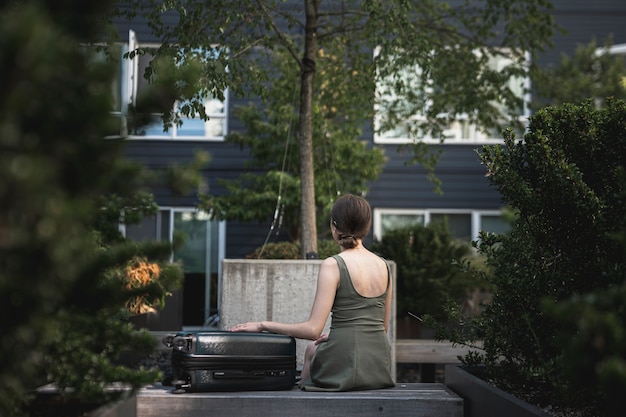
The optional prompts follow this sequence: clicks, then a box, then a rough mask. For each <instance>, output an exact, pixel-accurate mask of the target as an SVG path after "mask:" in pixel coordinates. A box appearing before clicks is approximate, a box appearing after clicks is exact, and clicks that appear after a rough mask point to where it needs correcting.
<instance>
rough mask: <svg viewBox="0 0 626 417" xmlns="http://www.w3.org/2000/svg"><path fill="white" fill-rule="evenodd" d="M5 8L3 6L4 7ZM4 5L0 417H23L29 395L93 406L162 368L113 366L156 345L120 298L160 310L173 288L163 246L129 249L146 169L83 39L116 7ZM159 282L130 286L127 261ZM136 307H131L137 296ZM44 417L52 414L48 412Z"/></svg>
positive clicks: (145, 202)
mask: <svg viewBox="0 0 626 417" xmlns="http://www.w3.org/2000/svg"><path fill="white" fill-rule="evenodd" d="M7 3H8V4H7ZM62 5H63V7H59V2H58V1H23V2H4V3H3V5H2V6H0V74H1V75H2V77H1V79H2V80H3V87H2V88H1V89H0V110H1V111H0V149H1V152H0V178H1V180H0V200H1V201H2V205H1V207H0V295H1V298H2V300H3V302H2V303H1V304H0V328H2V338H1V340H0V357H2V361H1V362H0V386H1V387H2V390H1V391H0V415H2V416H7V417H8V416H13V415H17V414H21V413H26V414H28V412H27V411H24V410H27V409H28V407H27V405H26V404H27V402H28V401H29V400H30V399H31V398H30V397H29V394H30V393H31V392H32V390H33V389H35V388H37V387H38V386H40V385H43V384H46V383H54V384H55V385H56V386H57V387H58V388H59V389H60V390H61V392H62V393H63V394H64V396H66V397H68V398H69V397H74V398H76V399H77V400H78V401H84V402H88V403H92V404H101V403H102V402H104V401H107V400H110V399H112V397H111V396H110V395H109V392H107V391H106V388H107V387H108V386H109V384H110V383H112V382H120V383H122V384H126V385H128V387H130V388H131V389H137V388H139V387H140V386H142V385H144V384H145V383H148V382H152V381H155V380H156V379H157V378H158V372H156V371H153V370H133V369H129V368H126V367H123V366H120V365H119V364H118V363H117V362H116V361H117V359H118V353H119V352H120V351H121V350H122V349H137V350H145V349H151V348H152V345H153V343H154V340H153V338H151V337H150V336H149V335H148V334H147V333H137V332H136V331H135V329H134V328H133V327H132V326H131V325H130V324H129V323H128V322H127V320H126V318H127V317H128V316H129V315H130V314H131V312H130V311H128V309H125V306H126V305H127V304H128V303H129V302H130V304H128V305H129V306H131V305H137V303H139V304H143V305H151V306H159V305H160V304H161V302H162V301H163V300H164V297H165V296H166V294H167V293H168V291H170V290H171V289H172V288H175V287H176V286H177V285H178V283H180V280H181V274H180V268H179V267H177V266H176V265H173V264H170V263H169V256H170V253H171V248H170V245H169V244H166V245H163V244H159V243H155V242H149V243H146V244H140V243H137V242H126V241H125V240H124V239H123V237H122V235H121V234H120V232H119V230H118V228H119V223H120V219H122V218H125V219H126V220H127V221H128V222H133V221H136V220H137V219H138V217H140V216H141V215H143V214H149V213H151V212H153V210H154V207H155V204H154V202H153V201H152V199H151V196H150V195H146V194H144V193H139V192H138V191H140V190H141V188H140V185H141V183H142V178H144V177H143V176H142V175H141V173H140V171H141V170H140V169H139V167H137V166H134V165H132V164H130V163H128V162H127V161H126V160H124V159H123V157H122V150H123V148H122V146H123V140H121V138H118V139H107V140H105V139H104V136H105V132H111V131H112V130H114V129H113V128H114V125H112V124H111V123H112V120H111V117H110V114H109V111H110V109H111V108H112V104H111V103H112V101H111V100H112V97H111V81H112V80H111V76H112V74H114V71H113V67H111V66H110V65H109V64H108V63H106V62H99V63H98V62H92V60H91V59H90V56H89V55H88V54H86V50H85V49H84V48H79V47H78V46H79V44H84V43H85V42H88V41H91V40H93V39H95V38H96V37H97V36H98V35H99V33H101V31H102V30H103V27H102V22H103V21H104V20H105V19H103V16H104V15H105V13H106V12H107V8H108V7H110V6H111V3H110V2H106V1H99V2H83V1H65V2H62ZM138 258H139V259H145V260H146V262H149V263H150V264H154V265H159V274H158V276H153V277H152V279H151V280H149V282H148V281H146V282H144V285H139V286H138V285H135V286H130V287H128V288H127V286H126V282H127V280H126V278H127V277H126V274H124V273H120V272H123V271H124V268H125V267H126V266H127V265H128V263H129V262H131V261H132V260H133V259H138ZM135 301H136V302H135ZM46 411H47V412H52V411H50V410H46Z"/></svg>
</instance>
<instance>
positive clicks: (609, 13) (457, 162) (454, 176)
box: [118, 0, 626, 330]
mask: <svg viewBox="0 0 626 417" xmlns="http://www.w3.org/2000/svg"><path fill="white" fill-rule="evenodd" d="M553 3H554V6H555V9H554V18H555V20H556V22H557V24H559V25H561V26H562V27H563V28H564V30H565V33H557V34H556V35H555V37H554V40H553V43H554V46H553V48H552V49H550V50H548V51H546V53H545V54H544V55H543V56H542V57H541V60H540V62H539V63H540V64H541V65H549V64H550V63H556V62H557V61H558V59H559V57H560V55H561V54H562V53H565V54H568V55H572V54H573V52H574V51H575V49H576V47H577V46H578V45H579V44H588V43H589V42H591V41H592V40H596V41H597V42H598V43H599V44H601V43H602V42H604V40H605V39H607V37H608V36H612V37H613V40H614V42H615V43H616V44H626V2H625V1H624V0H596V1H594V2H589V1H586V0H554V1H553ZM118 28H119V32H120V34H122V35H123V36H126V35H128V36H129V43H130V46H127V47H129V48H131V49H132V45H133V44H136V45H149V44H150V43H151V42H156V41H157V39H154V38H153V37H152V35H151V33H150V30H149V29H148V28H147V27H146V25H145V24H142V23H133V22H119V25H118ZM141 65H142V63H141V62H138V63H137V64H136V67H134V68H133V67H128V68H126V69H125V71H127V72H128V73H127V74H125V77H126V79H127V78H128V76H131V77H132V76H135V77H137V76H138V74H140V73H141V72H140V71H141ZM127 84H128V81H127V80H126V81H122V85H121V88H122V90H123V91H125V93H124V94H127V95H132V94H136V91H132V88H131V87H129V86H128V85H127ZM137 85H138V87H137V88H141V82H140V81H138V83H137ZM247 101H248V99H237V98H236V97H232V96H229V97H228V98H227V100H226V101H225V102H217V101H216V102H214V103H210V104H211V106H210V109H211V111H212V112H214V113H212V114H213V117H212V122H211V123H212V124H211V125H206V124H203V123H201V122H199V121H198V122H197V123H195V124H194V125H193V126H194V129H188V131H184V130H180V131H175V132H171V133H168V134H167V135H164V134H162V133H156V132H157V131H156V130H155V131H154V132H155V133H154V134H153V133H151V132H150V131H147V132H144V133H142V134H140V135H136V136H133V135H130V137H129V139H128V144H127V155H128V156H129V157H130V158H131V159H134V160H137V161H140V162H142V163H144V164H145V165H146V166H148V167H152V168H160V167H165V166H168V165H170V164H172V163H184V162H188V161H190V160H191V159H192V158H193V156H194V153H195V152H196V151H197V150H204V151H206V152H208V153H209V154H210V155H211V157H212V159H211V162H210V163H209V164H208V166H207V167H206V168H205V169H204V171H203V174H204V176H205V178H206V182H207V185H208V188H209V190H208V191H210V192H211V193H212V194H217V195H219V194H223V193H225V192H226V190H224V189H223V188H222V187H220V185H219V184H218V180H219V179H234V178H236V177H238V176H239V174H240V173H241V172H242V171H243V170H244V163H245V161H246V159H247V157H248V154H247V152H246V150H245V149H244V150H242V149H240V148H239V147H238V146H236V145H232V144H228V143H225V142H224V141H223V135H224V134H226V133H228V132H233V131H237V130H242V129H243V126H242V124H241V122H240V121H239V120H237V119H236V118H235V117H233V116H232V115H233V113H234V112H233V109H234V108H235V107H236V106H239V105H245V104H246V103H247ZM368 132H369V133H368ZM465 132H466V130H463V129H460V130H459V131H458V132H456V133H454V132H453V134H452V136H453V137H455V138H456V139H453V140H450V141H449V142H446V143H444V144H438V143H433V144H432V146H433V147H435V148H436V149H438V150H441V151H442V156H441V159H440V161H439V163H438V165H437V167H436V170H435V174H436V176H437V177H438V178H439V179H440V180H441V181H442V185H441V188H442V193H441V194H438V193H435V192H434V189H433V184H432V183H431V182H430V181H429V180H428V179H427V173H426V171H425V169H423V168H422V167H420V166H416V165H412V164H406V161H407V160H408V159H409V158H410V156H409V155H407V152H406V151H405V152H402V151H400V150H399V145H400V144H401V142H402V141H400V140H387V139H385V138H375V137H374V135H373V134H372V133H371V129H370V130H369V131H367V130H366V131H365V137H363V138H362V139H363V140H366V141H367V142H368V143H369V145H370V146H382V147H383V148H384V152H385V155H386V157H387V163H386V165H385V166H384V169H383V172H382V175H380V177H379V178H378V179H377V180H376V181H374V182H372V183H371V184H369V186H370V188H369V192H368V194H367V196H366V197H367V199H368V201H369V202H370V204H371V206H372V208H373V210H374V222H373V228H372V236H370V238H374V237H380V236H382V234H384V232H385V230H388V229H389V228H391V227H394V226H397V225H401V224H406V223H412V222H421V223H427V222H429V221H433V220H435V219H441V218H444V217H445V218H446V219H447V220H448V224H449V226H450V228H451V231H452V232H453V233H454V234H455V235H456V236H457V237H459V238H461V239H465V240H467V241H469V240H471V239H475V238H476V237H477V235H478V231H479V230H492V231H499V230H501V229H502V227H504V226H503V223H502V222H501V221H500V213H501V209H502V202H501V200H500V195H499V193H498V192H497V190H495V189H494V188H492V187H490V185H489V182H488V179H487V178H486V176H485V168H484V166H482V165H481V164H480V162H479V159H478V155H477V152H476V151H477V149H479V148H480V147H481V146H483V145H484V144H492V143H497V142H498V140H499V138H497V137H493V138H488V137H481V136H480V135H474V136H472V137H469V138H468V137H463V136H464V134H465ZM153 191H154V194H155V198H156V201H157V203H158V204H159V206H160V212H159V215H158V216H157V217H156V218H152V219H146V220H145V222H144V223H143V224H142V225H140V226H130V227H128V228H127V234H128V235H129V236H131V237H134V238H142V237H146V238H153V237H157V238H160V239H171V237H172V233H173V232H174V230H181V231H187V232H188V234H189V236H191V238H190V239H189V243H188V245H187V249H185V250H184V251H183V253H180V254H177V255H178V257H180V258H182V259H183V260H184V261H185V270H186V274H187V276H186V284H185V289H184V290H183V292H181V293H180V294H176V295H175V297H174V299H173V300H172V301H171V302H170V303H169V306H168V307H167V308H168V310H172V311H175V314H174V316H176V318H175V320H176V322H177V323H180V322H182V323H183V325H184V326H198V325H202V324H203V323H206V321H207V320H210V318H211V316H212V315H213V314H215V313H216V312H217V301H216V298H215V294H216V285H217V282H219V276H220V274H221V270H220V265H221V261H222V260H223V259H225V258H243V257H245V256H246V255H248V254H249V253H251V252H253V251H254V250H255V249H256V248H258V247H260V246H261V245H262V244H263V243H264V242H265V241H266V239H267V237H268V232H269V230H270V226H271V218H272V215H273V213H268V221H267V222H266V223H239V222H220V221H215V220H213V219H211V218H209V217H208V216H203V215H202V214H201V215H198V214H197V213H196V212H197V210H196V206H197V204H198V201H197V198H196V197H194V196H190V197H177V196H174V195H172V194H171V193H169V192H168V191H167V190H166V189H159V188H157V189H154V190H153ZM280 238H281V236H280V234H279V235H278V236H273V237H272V239H271V240H270V241H273V240H276V239H280ZM183 300H184V303H183ZM182 304H184V305H185V307H184V308H182V307H181V306H182ZM181 309H182V310H183V311H182V313H181V311H180V310H181ZM181 314H182V316H181ZM161 326H165V327H171V324H161ZM157 327H158V325H157ZM155 330H158V328H157V329H155Z"/></svg>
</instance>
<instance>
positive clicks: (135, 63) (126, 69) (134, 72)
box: [121, 29, 229, 142]
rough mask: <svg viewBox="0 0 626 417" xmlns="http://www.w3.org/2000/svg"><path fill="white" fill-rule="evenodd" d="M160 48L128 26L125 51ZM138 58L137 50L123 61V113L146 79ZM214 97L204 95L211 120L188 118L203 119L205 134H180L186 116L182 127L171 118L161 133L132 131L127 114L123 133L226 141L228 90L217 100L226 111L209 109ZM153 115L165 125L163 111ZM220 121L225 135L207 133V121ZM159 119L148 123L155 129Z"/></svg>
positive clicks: (132, 136) (134, 137) (150, 137)
mask: <svg viewBox="0 0 626 417" xmlns="http://www.w3.org/2000/svg"><path fill="white" fill-rule="evenodd" d="M144 47H145V48H158V47H159V44H158V43H153V42H146V43H141V42H139V41H138V40H137V36H136V33H135V32H134V31H133V30H132V29H131V30H129V35H128V43H127V44H125V49H124V52H126V53H128V52H132V51H134V50H137V48H144ZM139 60H140V55H139V54H136V55H135V56H134V57H133V58H127V59H125V60H124V61H126V65H123V64H122V69H121V72H122V74H121V77H122V91H123V92H124V94H123V95H122V97H123V99H125V100H126V101H125V103H123V104H122V112H123V114H127V111H128V105H129V104H131V103H132V104H134V103H135V102H136V99H137V95H138V90H139V87H140V83H142V82H145V80H144V78H143V75H142V74H140V73H139V68H140V65H139ZM212 100H214V99H211V98H208V97H207V98H206V99H205V109H206V110H207V113H206V114H207V116H208V117H209V119H208V120H204V121H203V120H202V119H200V118H199V117H194V118H192V119H188V120H196V121H198V120H199V121H202V122H203V125H204V127H205V129H204V132H205V135H203V136H198V135H184V134H181V135H179V134H178V132H179V130H184V129H185V127H184V126H185V120H183V126H182V127H179V126H177V125H176V123H175V122H172V123H171V125H170V127H169V129H168V130H167V132H166V131H162V132H160V133H159V134H145V135H138V134H131V133H130V132H129V131H128V126H127V123H126V122H125V117H122V119H123V122H122V126H123V132H122V134H123V135H124V136H126V137H127V138H128V139H130V140H172V141H202V142H224V140H225V137H226V135H227V134H228V118H229V90H228V89H226V90H225V91H224V100H223V101H221V100H218V101H220V103H221V106H220V107H221V108H222V109H223V111H222V112H221V113H211V112H209V111H208V110H209V109H210V108H211V106H210V105H209V104H210V102H211V101H212ZM179 104H180V102H179V101H176V102H174V104H173V109H176V108H177V107H178V106H179ZM154 116H157V120H159V121H160V122H161V126H162V118H161V116H162V115H161V114H157V113H155V114H154ZM216 120H218V121H221V131H222V135H218V136H209V135H208V134H207V132H208V131H209V129H208V125H209V124H211V123H215V121H216ZM157 125H158V124H157V123H156V122H155V123H154V124H151V125H149V126H147V127H148V128H152V129H157Z"/></svg>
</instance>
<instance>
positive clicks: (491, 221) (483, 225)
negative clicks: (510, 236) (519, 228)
mask: <svg viewBox="0 0 626 417" xmlns="http://www.w3.org/2000/svg"><path fill="white" fill-rule="evenodd" d="M480 230H482V231H484V232H492V233H506V232H508V231H509V230H511V225H510V224H509V223H507V222H506V221H504V219H503V218H502V216H493V215H482V216H480Z"/></svg>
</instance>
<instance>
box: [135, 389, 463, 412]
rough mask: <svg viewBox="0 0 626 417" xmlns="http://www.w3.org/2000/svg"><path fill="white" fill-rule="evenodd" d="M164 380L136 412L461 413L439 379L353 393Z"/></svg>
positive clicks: (143, 395)
mask: <svg viewBox="0 0 626 417" xmlns="http://www.w3.org/2000/svg"><path fill="white" fill-rule="evenodd" d="M172 391H173V388H172V387H164V386H162V385H160V384H155V385H154V386H150V387H146V388H144V389H142V390H141V391H140V392H139V393H138V395H137V417H171V416H181V417H201V416H202V417H204V416H210V417H235V416H236V417H286V416H298V417H322V416H323V417H335V416H336V417H349V416H359V417H369V416H372V417H373V416H376V417H404V416H406V417H463V399H462V398H460V397H459V396H458V395H456V394H455V393H454V392H452V391H451V390H450V389H448V388H447V387H446V386H445V385H443V384H439V383H410V384H397V385H396V387H395V388H390V389H384V390H371V391H351V392H331V393H320V392H305V391H301V390H300V389H298V388H294V389H292V390H288V391H245V392H222V393H220V392H206V393H185V394H174V393H173V392H172Z"/></svg>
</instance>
